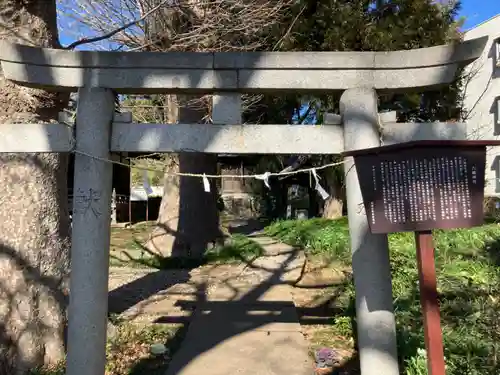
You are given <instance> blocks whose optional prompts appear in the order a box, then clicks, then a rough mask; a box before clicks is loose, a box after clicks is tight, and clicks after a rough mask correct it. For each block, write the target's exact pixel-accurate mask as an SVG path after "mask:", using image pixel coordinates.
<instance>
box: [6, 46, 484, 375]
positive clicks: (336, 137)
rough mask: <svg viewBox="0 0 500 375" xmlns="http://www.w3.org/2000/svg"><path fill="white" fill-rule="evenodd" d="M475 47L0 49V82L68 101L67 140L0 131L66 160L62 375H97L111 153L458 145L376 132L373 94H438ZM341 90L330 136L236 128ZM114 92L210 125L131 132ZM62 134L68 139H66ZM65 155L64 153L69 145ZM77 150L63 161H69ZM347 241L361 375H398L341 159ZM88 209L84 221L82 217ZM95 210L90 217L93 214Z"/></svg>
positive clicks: (404, 128)
mask: <svg viewBox="0 0 500 375" xmlns="http://www.w3.org/2000/svg"><path fill="white" fill-rule="evenodd" d="M485 43H486V39H485V38H481V39H474V40H469V41H467V42H464V43H460V44H456V45H450V46H438V47H432V48H425V49H417V50H408V51H395V52H261V53H254V52H244V53H219V52H216V53H197V52H193V53H181V52H168V53H156V52H136V53H132V52H94V51H85V52H72V51H62V50H53V49H44V48H34V47H28V46H23V45H16V44H8V43H5V42H1V43H0V61H1V64H2V70H3V72H4V75H5V77H6V78H7V79H10V80H12V81H14V82H16V83H17V84H19V85H24V86H29V87H36V88H43V89H46V90H56V91H64V90H67V91H78V92H79V103H78V110H77V116H76V124H77V125H76V126H75V127H74V129H71V128H68V126H67V125H66V124H29V125H26V126H23V125H19V124H16V125H9V124H2V126H1V128H0V131H1V137H0V152H72V151H74V150H75V149H76V150H77V153H76V156H75V177H74V188H75V191H79V192H80V193H79V194H80V195H82V194H83V195H86V200H85V202H83V203H82V202H81V201H80V200H75V202H74V213H73V231H72V248H71V277H70V290H71V298H70V306H69V333H68V355H67V374H68V375H100V374H104V367H105V341H106V320H107V298H108V272H109V269H108V268H109V257H108V255H109V254H108V249H109V237H110V208H111V184H112V180H111V175H112V165H111V164H110V163H108V162H106V160H107V159H110V152H185V150H190V151H197V152H207V153H216V154H217V153H230V154H246V153H252V154H339V153H341V152H343V151H348V150H356V149H363V148H368V147H376V146H379V145H380V141H381V140H383V142H384V144H391V143H398V142H406V141H410V140H425V139H464V138H466V128H465V125H464V124H452V125H447V124H445V123H423V124H416V123H408V124H396V123H395V119H392V121H388V122H384V123H383V124H381V123H380V122H379V116H378V113H377V92H392V91H395V90H403V91H412V90H422V89H427V88H433V87H438V86H441V85H446V84H449V83H450V82H452V81H453V79H454V78H455V75H456V73H457V70H458V68H460V67H461V66H464V65H466V64H468V63H470V62H472V61H474V60H475V59H476V58H477V57H479V56H480V54H481V52H482V50H483V49H484V46H485ZM286 91H288V92H290V91H293V92H309V93H318V92H323V93H324V92H331V91H343V94H342V97H341V102H340V110H341V116H342V122H343V127H342V126H339V125H324V126H315V127H311V126H308V125H292V126H289V125H242V124H241V122H242V121H241V108H240V104H241V103H240V100H241V99H240V95H241V94H242V93H263V92H272V93H279V92H286ZM114 93H136V94H140V93H177V94H213V95H214V103H213V104H214V109H213V120H214V125H211V126H210V125H203V124H177V125H176V126H165V125H164V124H133V123H130V122H121V121H120V118H119V116H114ZM74 135H75V139H73V137H74ZM75 145H76V146H75ZM74 147H76V148H74ZM345 171H346V172H345V173H346V185H347V192H348V193H347V206H348V218H349V230H350V236H351V244H352V254H353V255H352V256H353V262H352V264H353V271H354V275H355V287H356V311H357V324H358V343H359V354H360V363H361V372H362V374H363V375H375V374H377V375H382V374H383V375H398V374H399V371H398V363H397V350H396V328H395V319H394V312H393V304H392V285H391V274H390V263H389V253H388V244H387V236H386V235H374V234H371V233H370V232H369V229H368V222H367V219H366V215H365V212H364V210H363V209H362V208H361V207H362V205H361V202H362V198H361V192H360V188H359V182H358V177H357V174H356V172H355V170H354V164H353V161H352V158H347V160H346V163H345ZM88 202H92V204H93V205H94V207H95V208H96V210H89V209H88V207H86V206H88ZM95 211H98V212H99V213H100V214H96V213H95Z"/></svg>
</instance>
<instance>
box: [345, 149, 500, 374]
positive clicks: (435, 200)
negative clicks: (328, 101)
mask: <svg viewBox="0 0 500 375" xmlns="http://www.w3.org/2000/svg"><path fill="white" fill-rule="evenodd" d="M490 145H500V141H415V142H407V143H399V144H395V145H390V146H382V147H374V148H369V149H365V150H356V151H350V152H345V153H344V154H343V156H353V157H354V163H355V165H356V170H357V173H358V178H359V182H360V185H361V193H362V196H363V204H364V206H365V210H366V215H367V218H368V223H369V226H370V230H371V232H372V233H394V232H408V231H412V232H415V239H416V247H417V249H416V250H417V264H418V272H419V280H420V282H419V287H420V300H421V305H422V315H423V321H424V331H425V346H426V350H427V358H428V360H427V367H428V371H429V375H445V363H444V352H443V337H442V331H441V323H440V314H439V298H438V297H439V296H438V292H437V282H436V268H435V262H434V246H433V241H432V230H433V229H452V228H469V227H473V226H478V225H482V224H483V219H484V218H483V198H484V172H485V163H486V146H490Z"/></svg>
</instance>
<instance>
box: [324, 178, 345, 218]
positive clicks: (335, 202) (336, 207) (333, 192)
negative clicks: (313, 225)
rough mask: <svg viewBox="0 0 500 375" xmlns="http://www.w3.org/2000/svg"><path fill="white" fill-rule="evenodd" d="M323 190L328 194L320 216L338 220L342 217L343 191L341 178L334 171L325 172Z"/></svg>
mask: <svg viewBox="0 0 500 375" xmlns="http://www.w3.org/2000/svg"><path fill="white" fill-rule="evenodd" d="M324 181H325V185H326V186H324V188H325V190H326V191H327V192H328V194H330V197H329V198H327V199H326V200H325V202H324V204H323V214H322V216H323V217H324V218H326V219H338V218H339V217H342V215H343V208H344V201H345V199H344V197H345V191H344V188H343V185H342V178H341V176H340V175H339V174H338V171H337V170H336V169H333V170H327V171H326V173H325V177H324Z"/></svg>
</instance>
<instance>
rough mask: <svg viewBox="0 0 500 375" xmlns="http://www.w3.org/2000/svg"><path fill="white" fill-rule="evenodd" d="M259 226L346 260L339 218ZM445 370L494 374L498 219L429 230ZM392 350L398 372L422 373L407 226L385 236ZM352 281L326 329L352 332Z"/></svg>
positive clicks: (499, 301) (499, 294)
mask: <svg viewBox="0 0 500 375" xmlns="http://www.w3.org/2000/svg"><path fill="white" fill-rule="evenodd" d="M266 234H268V235H270V236H273V237H275V238H278V239H280V240H281V241H283V242H286V243H289V244H291V245H295V246H301V247H303V248H305V249H306V251H307V252H308V253H309V254H314V255H322V256H326V257H329V258H331V259H335V260H338V261H340V262H341V263H343V265H346V266H349V265H350V258H351V251H350V247H349V232H348V228H347V221H346V219H345V218H343V219H340V220H335V221H332V220H323V219H312V220H299V221H280V222H276V223H274V224H272V225H270V226H269V227H267V228H266ZM434 244H435V247H436V267H437V273H438V289H439V293H440V303H441V322H442V327H443V336H444V343H445V356H446V363H447V375H479V374H481V375H486V374H488V375H490V374H491V375H498V374H500V318H499V317H500V226H499V225H497V224H487V225H484V226H482V227H478V228H473V229H468V230H450V231H435V232H434ZM389 246H390V254H391V265H392V278H393V296H394V307H395V312H396V320H397V332H398V344H399V355H400V357H401V364H402V368H403V372H402V373H404V374H407V375H422V374H427V370H426V365H425V363H426V362H425V350H424V348H425V345H424V339H423V328H422V319H421V313H420V301H419V292H418V275H417V269H416V253H415V242H414V237H413V233H398V234H393V235H390V236H389ZM353 299H354V286H353V285H352V283H351V284H350V285H349V286H348V288H347V289H346V290H345V291H344V292H343V295H342V296H341V298H339V299H338V300H337V303H338V305H339V307H340V308H341V311H342V314H340V315H339V316H337V317H334V322H335V323H334V324H333V325H332V333H334V334H337V335H341V336H346V334H350V335H351V336H352V333H353V332H352V329H351V330H350V332H349V330H348V329H347V330H346V318H349V319H351V321H353V323H354V325H355V311H354V307H353V306H354V305H353Z"/></svg>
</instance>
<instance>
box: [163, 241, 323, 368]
mask: <svg viewBox="0 0 500 375" xmlns="http://www.w3.org/2000/svg"><path fill="white" fill-rule="evenodd" d="M251 239H252V240H256V239H257V241H258V242H259V243H260V244H261V245H262V246H263V247H264V250H265V253H266V254H267V255H268V256H263V257H261V258H259V259H257V260H256V261H254V262H252V264H251V265H247V267H245V268H244V269H243V270H242V272H241V274H240V275H239V276H238V277H237V278H229V279H227V280H225V281H223V282H219V283H217V284H216V285H215V288H214V290H212V291H211V292H210V293H209V294H207V295H206V296H205V300H204V301H202V302H200V301H199V302H198V306H197V308H196V312H195V313H194V314H193V317H192V321H191V323H190V325H189V329H188V332H187V335H186V337H185V339H184V341H183V344H182V346H181V348H180V349H179V351H178V352H177V353H176V354H175V355H174V357H173V360H172V362H171V364H170V365H169V368H168V370H167V373H166V375H200V374H203V375H226V374H228V375H230V374H240V375H311V374H312V372H313V367H312V363H311V361H310V358H309V356H308V345H307V342H306V340H305V338H304V336H303V334H302V332H301V327H300V324H299V321H298V316H297V311H296V308H295V305H294V304H293V299H292V293H291V291H292V286H291V285H290V283H289V282H285V281H287V280H289V279H291V278H293V277H295V278H297V277H298V273H297V270H299V271H300V268H301V265H302V264H303V262H304V257H303V255H302V254H301V253H300V252H298V251H297V250H295V249H293V248H291V247H290V246H286V245H282V244H276V243H275V241H274V240H272V239H270V238H266V237H262V236H255V237H251ZM268 247H270V249H269V248H268ZM187 305H189V303H187Z"/></svg>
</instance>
